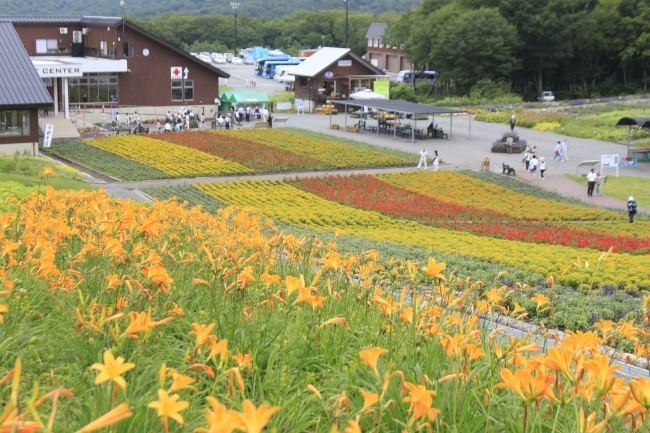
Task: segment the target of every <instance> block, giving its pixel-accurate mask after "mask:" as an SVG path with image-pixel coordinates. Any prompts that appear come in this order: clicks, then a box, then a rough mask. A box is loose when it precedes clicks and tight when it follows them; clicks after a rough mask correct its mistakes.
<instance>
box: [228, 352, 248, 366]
mask: <svg viewBox="0 0 650 433" xmlns="http://www.w3.org/2000/svg"><path fill="white" fill-rule="evenodd" d="M232 359H234V360H235V362H236V363H237V366H238V367H239V368H243V367H248V368H253V353H252V352H248V353H246V354H243V353H240V354H239V355H233V356H232Z"/></svg>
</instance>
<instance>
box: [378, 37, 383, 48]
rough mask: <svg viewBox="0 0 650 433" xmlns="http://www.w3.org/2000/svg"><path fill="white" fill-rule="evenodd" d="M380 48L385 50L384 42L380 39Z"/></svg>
mask: <svg viewBox="0 0 650 433" xmlns="http://www.w3.org/2000/svg"><path fill="white" fill-rule="evenodd" d="M379 48H384V43H383V42H382V40H381V39H379Z"/></svg>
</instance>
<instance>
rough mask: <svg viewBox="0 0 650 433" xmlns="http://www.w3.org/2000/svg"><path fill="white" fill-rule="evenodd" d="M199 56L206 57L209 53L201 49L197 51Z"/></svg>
mask: <svg viewBox="0 0 650 433" xmlns="http://www.w3.org/2000/svg"><path fill="white" fill-rule="evenodd" d="M199 56H208V57H210V53H208V52H207V51H201V52H200V53H199Z"/></svg>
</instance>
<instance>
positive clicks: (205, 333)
mask: <svg viewBox="0 0 650 433" xmlns="http://www.w3.org/2000/svg"><path fill="white" fill-rule="evenodd" d="M215 326H216V324H215V323H210V324H209V325H199V324H198V323H196V322H194V323H192V328H194V331H190V332H189V334H187V335H196V347H200V346H202V345H203V343H205V342H206V341H207V340H210V339H215V338H217V337H215V336H214V335H210V332H211V331H212V328H214V327H215Z"/></svg>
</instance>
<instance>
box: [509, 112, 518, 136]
mask: <svg viewBox="0 0 650 433" xmlns="http://www.w3.org/2000/svg"><path fill="white" fill-rule="evenodd" d="M516 124H517V119H516V118H515V115H514V114H513V115H512V116H510V132H513V131H514V130H515V125H516Z"/></svg>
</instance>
